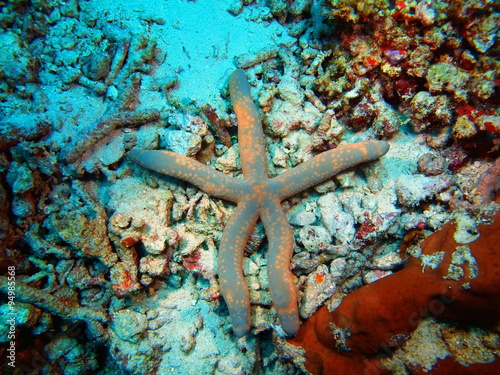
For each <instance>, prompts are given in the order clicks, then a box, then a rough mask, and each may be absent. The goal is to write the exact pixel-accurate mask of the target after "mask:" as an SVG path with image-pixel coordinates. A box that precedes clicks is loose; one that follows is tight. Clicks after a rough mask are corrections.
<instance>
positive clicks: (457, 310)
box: [289, 213, 500, 375]
mask: <svg viewBox="0 0 500 375" xmlns="http://www.w3.org/2000/svg"><path fill="white" fill-rule="evenodd" d="M478 230H479V233H480V236H479V238H478V239H477V240H476V241H474V242H472V243H469V244H468V246H469V248H470V252H471V253H472V256H473V257H474V258H475V260H476V262H477V267H478V269H479V273H478V275H477V276H476V277H473V276H474V275H473V274H472V269H471V268H469V267H468V266H464V265H462V266H461V268H462V269H463V271H464V274H465V275H464V276H463V277H462V278H461V279H459V280H458V281H456V280H452V279H446V278H444V276H446V275H448V272H449V270H448V268H449V266H450V264H451V260H452V254H453V253H454V252H455V250H456V248H457V246H459V244H457V243H456V242H455V240H454V237H453V235H454V233H455V224H454V223H453V222H450V223H448V224H446V225H445V226H444V227H443V229H441V230H440V231H438V232H436V233H435V234H433V235H432V236H430V237H429V238H427V239H426V240H425V241H424V242H423V243H422V245H421V248H422V253H423V254H425V255H431V254H434V253H436V252H438V251H444V252H445V256H444V259H443V261H441V263H440V264H439V265H438V266H437V267H436V268H435V269H432V268H430V267H423V266H422V263H421V261H420V258H413V257H412V258H411V259H410V261H409V263H408V266H407V267H406V268H405V269H404V270H402V271H399V272H397V273H395V274H393V275H391V276H388V277H385V278H382V279H380V280H378V281H376V282H373V283H371V284H368V285H366V286H364V287H362V288H361V289H359V290H357V291H356V292H354V293H351V294H350V295H348V296H347V297H345V298H344V299H343V300H342V303H341V304H340V305H339V307H338V308H337V309H335V310H334V311H333V312H332V313H330V312H329V311H328V309H327V308H326V307H325V306H324V307H322V308H321V309H320V310H319V311H318V312H317V313H316V314H315V315H314V316H313V317H312V318H310V319H309V320H307V321H306V322H305V323H304V324H303V325H302V326H301V328H300V331H299V334H298V335H297V336H296V337H295V338H293V339H291V340H289V342H290V343H292V344H294V345H297V346H302V347H303V348H304V349H305V350H306V354H305V358H306V363H305V366H306V368H307V370H308V371H309V372H311V373H312V374H346V375H351V374H352V375H355V374H356V375H357V374H378V375H381V374H388V373H389V372H388V371H387V370H386V369H385V368H383V367H382V365H381V363H380V358H381V353H384V355H385V354H391V353H392V351H393V349H395V348H396V347H398V346H400V345H401V344H402V342H403V341H404V339H405V338H406V337H407V335H408V334H409V333H411V332H413V331H414V330H415V328H416V327H417V326H418V324H419V322H420V319H421V318H422V317H424V316H426V315H432V316H434V317H436V318H439V319H441V318H444V319H453V320H459V321H460V320H465V321H481V323H488V322H490V323H495V322H497V321H498V317H499V315H500V290H499V289H498V287H497V285H498V284H499V282H500V264H499V261H498V259H499V253H500V250H499V247H498V242H499V240H500V213H498V214H497V215H496V216H495V219H494V221H493V223H492V224H491V225H486V224H482V225H480V226H479V227H478ZM464 283H468V286H467V287H464ZM495 301H496V302H495ZM332 329H335V333H336V337H335V336H334V334H332V333H333V332H332ZM342 349H343V350H344V351H342ZM345 350H347V351H345ZM409 371H410V373H411V374H421V373H423V372H422V371H423V370H422V369H420V368H411V369H409ZM478 371H479V372H478ZM499 371H500V362H499V361H496V362H493V363H490V364H478V365H471V366H469V367H468V368H465V367H462V365H460V364H459V363H458V362H455V361H453V360H451V359H447V360H444V361H440V362H438V364H437V365H436V367H435V368H434V369H433V370H431V372H429V373H430V374H451V373H460V374H477V373H482V374H493V373H500V372H499Z"/></svg>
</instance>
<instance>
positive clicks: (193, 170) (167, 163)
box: [127, 150, 248, 202]
mask: <svg viewBox="0 0 500 375" xmlns="http://www.w3.org/2000/svg"><path fill="white" fill-rule="evenodd" d="M127 156H128V157H129V158H130V160H132V161H134V162H136V163H137V164H139V165H141V166H143V167H144V168H148V169H151V170H153V171H155V172H158V173H162V174H165V175H167V176H172V177H176V178H178V179H181V180H184V181H187V182H189V183H191V184H193V185H194V186H196V187H198V188H200V189H201V190H203V191H204V192H206V193H208V194H210V195H213V196H216V197H218V198H222V199H225V200H228V201H230V202H237V201H238V200H239V199H240V198H241V197H242V196H244V195H245V190H247V189H248V187H247V184H246V183H245V182H244V181H243V180H237V179H235V178H232V177H231V176H228V175H227V174H224V173H222V172H219V171H216V170H215V169H213V168H210V167H208V166H206V165H204V164H201V163H198V162H197V161H196V160H194V159H191V158H188V157H186V156H183V155H179V154H176V153H174V152H170V151H158V150H132V151H130V152H129V153H128V154H127Z"/></svg>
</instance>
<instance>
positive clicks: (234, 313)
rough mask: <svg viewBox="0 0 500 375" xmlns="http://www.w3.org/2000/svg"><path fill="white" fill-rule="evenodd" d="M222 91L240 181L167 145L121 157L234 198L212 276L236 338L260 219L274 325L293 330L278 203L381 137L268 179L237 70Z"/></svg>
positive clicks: (245, 316) (371, 155)
mask: <svg viewBox="0 0 500 375" xmlns="http://www.w3.org/2000/svg"><path fill="white" fill-rule="evenodd" d="M229 92H230V95H231V101H232V103H233V108H234V111H235V112H236V117H237V119H238V143H239V146H240V154H241V167H242V171H243V176H244V179H242V180H241V179H235V178H233V177H231V176H228V175H226V174H224V173H222V172H219V171H216V170H214V169H212V168H210V167H208V166H206V165H204V164H201V163H199V162H197V161H196V160H194V159H191V158H188V157H186V156H183V155H179V154H176V153H173V152H169V151H159V150H132V151H130V152H129V153H128V157H129V158H130V159H131V160H133V161H134V162H136V163H138V164H139V165H141V166H143V167H145V168H148V169H151V170H154V171H156V172H159V173H163V174H166V175H168V176H173V177H176V178H179V179H181V180H185V181H187V182H189V183H191V184H193V185H195V186H197V187H198V188H199V189H201V190H203V191H205V192H206V193H208V194H210V195H213V196H216V197H218V198H221V199H224V200H228V201H231V202H234V203H236V204H237V206H236V209H235V211H234V213H233V214H232V215H231V216H230V217H229V219H228V222H227V224H226V227H225V228H224V232H223V234H222V238H221V241H220V246H219V254H218V275H219V282H220V288H221V294H222V296H223V297H224V300H225V301H226V304H227V306H228V309H229V315H230V316H231V321H232V324H233V332H234V334H235V335H236V336H238V337H241V336H244V335H245V334H246V333H247V332H248V331H249V329H250V327H251V309H250V294H249V291H248V287H247V286H246V283H245V278H244V275H243V253H244V249H245V246H246V243H247V240H248V238H249V236H250V235H251V233H252V231H253V230H254V228H255V225H256V223H257V220H258V219H260V220H261V221H262V223H263V224H264V229H265V231H266V233H267V237H268V242H269V250H268V254H267V273H268V279H269V291H270V293H271V299H272V302H273V305H274V307H275V309H276V312H277V315H278V318H279V321H280V324H281V328H282V329H283V331H284V332H285V333H286V334H287V335H289V336H294V335H295V334H296V333H297V331H298V329H299V326H300V321H299V314H298V307H297V292H296V287H295V282H294V277H293V274H292V272H291V271H290V259H291V257H292V253H293V246H294V238H293V233H292V230H291V228H290V225H289V223H288V220H287V218H286V216H285V214H284V212H283V209H282V208H281V201H282V200H284V199H285V198H287V197H290V196H292V195H294V194H296V193H299V192H300V191H302V190H304V189H307V188H309V187H311V186H314V185H317V184H318V183H320V182H323V181H324V180H326V179H328V178H330V177H332V176H333V175H335V174H336V173H337V172H339V171H341V170H344V169H347V168H349V167H352V166H354V165H356V164H359V163H362V162H365V161H368V160H373V159H377V158H379V157H381V156H382V155H384V154H385V153H386V152H387V151H388V150H389V144H388V143H387V142H384V141H373V140H370V141H363V142H358V143H353V144H350V145H346V146H341V147H337V148H335V149H332V150H329V151H326V152H323V153H321V154H319V155H316V156H315V157H313V158H312V159H310V160H308V161H306V162H304V163H302V164H301V165H299V166H297V167H295V168H292V169H289V170H287V171H285V172H283V173H281V174H280V175H278V176H276V177H274V178H269V175H268V169H267V157H266V147H265V141H264V133H263V130H262V125H261V117H260V114H259V111H258V109H257V107H256V106H255V104H254V103H253V101H252V98H251V95H250V85H249V84H248V81H247V79H246V76H245V72H244V71H243V70H241V69H238V70H236V71H235V72H233V74H232V75H231V78H230V82H229Z"/></svg>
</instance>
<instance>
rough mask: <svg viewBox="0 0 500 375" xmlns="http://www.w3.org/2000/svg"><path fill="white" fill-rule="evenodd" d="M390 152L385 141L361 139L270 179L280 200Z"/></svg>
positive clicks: (324, 153) (317, 156)
mask: <svg viewBox="0 0 500 375" xmlns="http://www.w3.org/2000/svg"><path fill="white" fill-rule="evenodd" d="M387 151H389V144H388V143H387V142H384V141H363V142H357V143H352V144H350V145H345V146H340V147H337V148H335V149H333V150H329V151H326V152H323V153H321V154H319V155H316V156H315V157H313V158H312V159H309V160H307V161H305V162H304V163H302V164H300V165H298V166H296V167H295V168H292V169H289V170H287V171H285V172H283V173H281V174H280V175H278V176H276V177H274V178H273V179H271V184H272V186H273V191H274V192H275V194H277V195H278V196H279V197H280V198H281V199H285V198H288V197H290V196H292V195H294V194H297V193H300V192H301V191H303V190H305V189H308V188H310V187H312V186H315V185H317V184H319V183H321V182H323V181H325V180H326V179H328V178H330V177H332V176H334V175H335V174H337V173H338V172H340V171H343V170H345V169H348V168H350V167H353V166H355V165H357V164H360V163H364V162H366V161H370V160H375V159H378V158H379V157H381V156H382V155H385V154H386V153H387Z"/></svg>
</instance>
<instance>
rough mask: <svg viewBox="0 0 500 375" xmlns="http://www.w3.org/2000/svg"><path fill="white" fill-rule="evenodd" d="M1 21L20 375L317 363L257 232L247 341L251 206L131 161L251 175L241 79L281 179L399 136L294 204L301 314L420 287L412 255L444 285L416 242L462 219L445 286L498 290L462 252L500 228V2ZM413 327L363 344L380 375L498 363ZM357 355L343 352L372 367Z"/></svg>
mask: <svg viewBox="0 0 500 375" xmlns="http://www.w3.org/2000/svg"><path fill="white" fill-rule="evenodd" d="M0 8H1V12H0V270H1V274H0V276H2V277H1V278H0V289H1V292H0V311H1V312H2V314H1V315H2V319H1V320H0V338H1V343H0V353H2V357H1V358H2V360H1V361H0V363H1V368H2V370H1V371H2V373H3V372H5V373H11V372H12V370H14V373H16V371H17V373H33V372H36V373H67V374H86V373H124V372H127V373H130V374H142V373H144V371H148V372H150V373H157V374H163V373H214V374H228V373H229V374H256V373H259V374H276V373H286V374H290V375H292V374H299V373H303V371H304V366H303V364H304V355H305V356H306V357H307V355H308V354H307V353H305V352H304V350H302V349H300V348H299V347H295V346H292V345H290V344H288V343H287V342H286V340H284V339H283V338H282V337H280V335H283V334H284V333H283V332H282V331H281V330H280V325H279V321H278V319H277V313H276V310H275V309H274V305H273V301H272V298H271V292H270V289H272V287H271V288H270V280H269V278H268V275H267V269H268V260H267V259H266V254H268V252H269V251H268V250H270V244H269V242H268V240H267V238H266V236H265V228H264V227H263V225H261V223H260V222H259V223H257V226H256V227H255V229H254V230H253V232H251V233H250V234H249V237H248V241H247V243H246V247H245V249H244V257H243V267H242V269H243V277H244V285H247V286H248V291H249V300H250V307H249V311H250V314H251V319H252V332H251V334H248V335H246V336H245V337H242V338H237V337H235V335H234V334H233V332H232V329H231V317H230V314H229V312H228V307H227V304H226V302H225V301H224V299H223V298H221V296H222V293H221V289H220V284H219V265H218V261H217V257H218V249H219V248H220V245H221V238H222V233H223V229H224V227H225V225H226V223H227V222H228V220H229V218H230V217H232V215H233V216H234V210H235V207H234V205H233V204H231V203H228V202H226V201H224V200H221V199H218V198H214V197H213V196H209V195H207V194H206V193H204V192H203V189H201V190H198V188H197V187H194V186H192V185H190V184H188V183H185V182H183V181H180V180H176V179H174V178H170V177H168V176H164V175H160V174H156V173H153V172H149V171H145V170H141V168H139V167H138V166H136V165H134V164H133V163H131V162H130V161H129V160H127V158H126V155H127V153H128V152H129V151H130V150H132V149H144V150H168V151H170V152H174V153H177V154H181V155H184V156H185V157H188V158H191V159H193V162H196V163H198V162H199V163H201V164H204V165H206V166H207V168H208V169H209V170H213V169H216V170H218V171H219V172H221V173H223V176H225V177H224V179H235V180H236V181H243V177H244V176H243V175H242V172H241V169H242V168H241V165H242V159H241V157H240V151H241V152H245V149H246V147H245V148H243V147H242V149H241V150H240V148H239V145H238V140H239V139H238V138H237V127H238V121H237V119H236V117H235V115H234V114H233V110H232V108H231V101H230V100H229V97H230V94H229V85H228V80H229V75H230V74H231V72H233V71H234V70H235V69H237V68H242V69H244V70H245V75H246V76H247V77H248V81H249V85H250V95H251V97H252V98H254V99H255V101H256V102H257V103H256V104H257V107H258V111H259V115H260V116H261V118H262V123H263V137H264V142H265V144H266V146H267V156H268V157H267V158H263V159H262V164H263V165H266V164H267V169H268V171H269V178H270V179H271V180H272V179H274V178H276V176H279V175H283V174H286V173H287V171H293V170H296V169H297V168H299V169H300V167H301V165H307V161H308V160H310V159H313V160H314V157H315V156H316V155H320V154H322V153H328V151H329V150H332V149H333V150H335V149H340V148H341V147H343V146H345V145H349V144H353V143H356V142H360V141H363V140H366V139H377V140H383V141H386V142H388V143H390V145H391V148H390V150H389V152H388V153H387V154H386V155H385V156H384V157H383V158H381V159H380V160H378V161H377V162H375V163H368V164H362V165H359V166H357V167H356V168H355V169H348V170H345V171H342V172H339V173H338V174H336V175H335V176H334V177H332V178H328V179H327V180H326V181H324V182H323V183H321V184H319V185H316V186H314V187H312V188H309V189H306V190H304V191H302V192H297V194H296V195H293V196H290V197H288V198H287V199H284V200H283V201H282V202H281V208H282V210H283V212H284V215H285V216H286V219H287V221H288V222H289V223H290V228H291V232H292V235H293V239H294V241H293V243H294V245H293V248H292V252H293V253H292V254H291V256H292V257H291V262H290V267H289V271H290V272H291V275H292V276H291V277H292V281H293V283H294V286H295V288H296V289H297V300H298V301H299V303H298V314H299V318H300V319H301V321H302V322H306V323H305V324H306V325H307V324H308V323H307V322H308V319H315V318H311V317H314V316H315V314H316V311H317V310H318V309H320V311H324V310H325V309H324V308H323V307H322V306H323V305H324V306H327V308H328V309H329V310H330V311H332V314H335V311H336V310H335V309H336V308H338V307H339V305H343V306H347V305H346V304H345V301H349V298H351V295H354V297H355V296H357V295H358V294H356V293H359V294H362V293H364V292H360V291H361V290H365V288H367V287H368V286H370V285H373V287H375V286H376V285H377V284H379V283H381V282H387V281H384V280H385V279H388V278H391V277H394V278H398V275H399V274H401V273H402V272H407V273H410V271H406V269H408V267H407V268H406V269H404V270H403V271H401V270H402V268H404V265H405V263H407V262H410V263H411V264H412V265H414V264H415V263H417V264H419V265H420V264H421V262H424V263H425V264H426V266H425V269H424V271H425V272H424V273H422V272H420V271H421V269H420V270H417V269H416V268H415V267H416V266H414V267H413V268H414V273H415V274H414V275H413V274H412V275H409V276H411V277H413V276H415V277H416V276H418V277H423V276H424V275H425V274H432V272H433V271H434V272H438V271H437V270H438V269H440V268H437V269H434V270H433V269H432V268H431V266H435V265H437V264H438V262H439V261H440V260H441V255H440V254H435V255H425V254H424V256H423V257H421V258H419V259H416V258H415V255H417V254H416V253H414V252H413V250H415V249H417V248H416V247H415V244H416V243H418V242H420V241H422V240H424V239H425V238H426V237H429V236H430V235H432V233H434V232H436V231H438V230H439V229H441V228H442V227H443V226H444V225H445V223H447V222H449V221H450V220H452V219H455V222H456V227H457V228H458V232H457V234H456V241H457V242H461V243H462V244H461V245H460V247H459V248H458V249H457V251H455V253H456V254H455V255H454V256H453V257H451V258H449V259H448V258H446V257H445V256H444V255H443V259H444V260H442V262H444V263H442V264H445V263H446V264H450V262H451V267H448V268H449V271H450V272H449V275H448V270H446V275H447V276H449V278H450V279H447V280H446V282H448V283H450V285H458V284H460V285H461V284H462V283H463V280H462V279H466V278H467V277H468V276H469V275H468V272H469V270H470V271H471V272H474V273H476V272H477V273H478V276H477V277H476V278H473V279H471V280H470V282H471V285H474V284H473V282H474V281H475V280H480V278H481V267H476V265H475V263H474V261H473V260H472V259H473V258H472V257H471V254H469V252H468V251H467V248H466V247H464V246H467V244H465V245H464V244H463V243H464V242H470V243H474V241H479V239H478V232H477V226H478V225H479V224H480V223H482V222H483V219H484V218H485V217H490V216H492V215H490V214H489V213H488V214H487V215H486V214H485V215H483V214H482V213H484V212H488V211H490V212H494V211H495V210H497V207H498V205H497V204H496V203H493V201H494V198H495V195H496V194H497V192H498V190H499V188H500V160H499V158H498V157H499V155H500V151H499V147H500V141H499V136H500V113H499V108H498V102H499V74H498V72H499V71H500V69H499V59H498V56H499V36H498V32H499V14H500V7H499V5H498V2H495V1H492V0H477V1H466V0H452V1H441V0H439V1H425V0H421V1H419V0H405V1H396V2H388V1H386V0H380V1H379V0H370V1H363V2H355V1H352V0H331V1H321V0H295V1H288V0H256V1H251V0H218V1H215V0H206V1H182V2H160V3H159V2H157V1H153V0H142V1H140V4H139V3H138V2H134V1H116V2H102V1H97V0H86V1H76V0H64V1H63V0H47V1H41V0H12V1H3V2H1V3H0ZM243 164H244V162H243ZM303 168H304V167H303ZM218 182H220V181H218ZM201 187H202V188H203V186H201ZM287 226H288V224H287ZM447 227H448V226H447ZM407 252H408V253H412V254H414V255H407ZM408 256H409V257H410V260H408ZM285 263H287V264H288V262H285ZM491 263H492V264H491V265H490V266H491V267H493V266H494V262H491ZM461 270H462V271H464V275H462V271H461ZM417 271H419V272H417ZM407 273H403V275H405V274H407ZM398 279H399V278H398ZM417 279H418V280H421V279H420V278H417ZM456 279H458V280H456ZM389 280H391V279H389ZM412 282H414V281H412V280H410V279H409V280H402V282H401V283H400V284H401V285H400V286H399V287H401V288H403V287H404V286H405V285H407V284H411V283H412ZM424 282H426V281H425V280H424V281H423V283H424ZM415 283H416V281H415ZM423 283H422V285H423ZM14 285H15V287H16V291H15V290H14V289H13V288H14ZM426 285H427V284H426ZM420 287H421V285H415V288H414V289H415V294H416V295H420V293H417V292H421V288H420ZM452 290H455V287H453V288H452ZM469 293H470V291H467V290H466V292H465V294H464V295H463V296H464V297H465V296H467V295H470V294H469ZM354 297H352V298H354ZM389 297H390V296H389ZM366 298H367V301H368V302H367V306H368V305H370V302H369V301H370V299H369V296H366ZM342 301H344V302H342ZM382 301H383V299H382ZM372 306H374V307H373V309H372V310H373V311H374V312H377V311H378V310H384V309H382V308H379V305H372ZM432 306H433V307H439V306H438V305H435V302H433V305H432ZM478 307H479V305H478ZM448 308H451V304H450V305H449V306H448V305H446V309H447V310H446V311H447V312H450V313H451V312H452V310H449V309H448ZM344 309H345V307H341V308H340V310H338V313H339V314H340V313H341V312H345V310H344ZM12 312H15V313H17V315H16V319H14V320H12V319H10V318H9V316H10V315H9V314H10V313H12ZM417 312H418V310H417ZM345 313H346V314H347V312H345ZM386 313H387V314H388V320H389V321H394V322H395V323H396V322H398V321H399V320H398V315H397V310H395V311H393V312H392V313H391V312H389V311H386ZM431 315H433V314H431ZM4 316H7V318H8V319H10V321H9V320H8V319H3V317H4ZM346 318H347V319H348V321H350V320H349V319H352V318H353V317H352V316H347V315H346ZM338 327H340V329H339V330H337V331H336V333H337V334H338V337H339V338H340V337H342V335H344V336H345V337H346V343H347V344H346V348H347V347H349V348H350V346H349V344H350V341H349V340H350V339H351V338H348V337H347V333H348V332H347V331H345V330H344V329H343V328H344V327H345V326H341V325H338ZM381 327H384V325H383V324H382V325H381ZM128 328H130V332H129V331H128ZM410 328H411V329H408V331H407V332H403V333H404V336H396V337H394V338H393V340H389V339H390V338H391V337H389V338H387V337H385V336H383V335H382V336H383V337H379V339H380V340H386V341H385V342H386V344H388V345H389V346H387V345H386V346H384V347H382V348H379V349H380V352H377V353H375V354H373V353H368V356H369V357H370V356H371V357H372V358H374V360H375V362H373V363H375V364H376V367H374V369H379V368H380V367H379V365H381V364H382V363H383V364H384V366H385V368H386V369H387V371H388V372H392V373H404V372H409V370H407V369H411V370H412V371H414V372H417V371H420V373H425V372H427V373H429V372H434V373H449V372H453V371H452V370H450V369H452V368H453V366H458V365H457V363H458V364H459V366H460V367H458V369H457V370H456V371H455V372H458V371H461V372H464V373H467V371H469V372H472V373H473V372H474V371H476V372H478V371H480V370H481V371H483V372H484V373H487V372H486V371H490V370H488V369H493V368H494V365H492V364H491V363H492V362H493V363H497V362H498V361H496V362H494V361H495V360H496V359H497V358H498V353H497V352H495V350H493V349H494V348H495V347H498V341H497V340H498V326H497V328H495V327H493V328H492V327H491V326H488V327H486V326H484V325H480V324H478V323H477V322H476V321H467V322H464V321H462V320H456V321H444V320H443V319H441V317H440V316H438V315H436V316H427V317H422V319H420V316H419V319H418V321H417V320H415V324H414V325H412V327H410ZM329 331H330V327H328V326H326V328H325V329H324V332H325V335H327V336H328V335H329ZM410 331H411V332H412V333H411V335H410V334H409V333H410ZM379 333H380V332H379ZM9 335H10V337H9ZM11 337H14V338H15V345H12V344H11V342H10V338H11ZM311 337H314V336H311ZM354 338H355V337H354V336H353V338H352V340H353V341H354ZM356 339H357V337H356ZM387 340H389V341H388V342H387ZM14 347H15V368H13V367H12V366H11V365H10V364H9V359H8V356H7V354H9V353H13V351H12V348H14ZM396 347H397V349H396ZM9 350H10V352H9ZM328 350H330V349H328ZM332 350H333V351H337V349H332ZM355 350H357V349H356V347H355V346H354V345H353V346H352V351H351V352H350V353H351V354H349V353H348V352H344V353H343V354H339V356H341V357H342V358H344V357H346V358H347V357H350V356H351V357H352V358H360V357H359V356H357V355H358V354H356V353H357V352H356V353H354V352H355ZM428 353H434V355H433V356H429V355H428ZM344 354H346V355H344ZM379 354H380V355H381V356H380V358H377V357H378V355H379ZM382 354H383V357H384V358H382ZM444 357H446V358H444ZM13 358H14V357H13ZM361 358H365V357H361ZM443 358H444V359H443ZM379 359H380V361H379ZM481 363H483V364H481ZM306 364H307V361H306ZM462 365H464V366H462ZM465 365H469V367H465ZM491 371H494V369H493V370H491Z"/></svg>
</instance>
